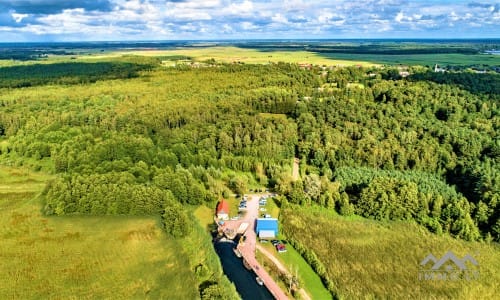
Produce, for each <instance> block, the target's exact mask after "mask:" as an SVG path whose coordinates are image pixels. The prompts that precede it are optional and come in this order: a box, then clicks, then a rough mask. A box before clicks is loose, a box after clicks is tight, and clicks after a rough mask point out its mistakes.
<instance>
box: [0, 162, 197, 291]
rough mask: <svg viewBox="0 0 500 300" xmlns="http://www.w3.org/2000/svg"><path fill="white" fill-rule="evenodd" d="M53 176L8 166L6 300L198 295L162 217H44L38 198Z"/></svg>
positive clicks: (0, 280)
mask: <svg viewBox="0 0 500 300" xmlns="http://www.w3.org/2000/svg"><path fill="white" fill-rule="evenodd" d="M48 179H49V177H48V176H47V175H44V174H40V173H34V172H31V171H27V170H25V169H20V168H11V167H1V166H0V299H47V298H52V299H90V298H92V299H102V298H106V299H131V298H141V299H142V298H151V299H159V298H164V299H195V298H196V297H197V296H198V290H197V280H196V276H195V274H194V272H192V270H190V268H188V267H187V266H190V264H192V263H190V262H189V261H188V260H189V259H188V257H190V256H189V255H185V254H183V251H182V247H179V245H177V244H176V242H175V241H173V240H171V239H169V238H168V237H167V236H165V234H164V233H163V231H162V230H161V229H160V227H159V226H158V220H157V219H155V218H147V217H78V216H69V217H57V218H56V217H50V218H47V217H44V216H43V215H41V214H40V212H39V211H40V208H41V207H40V203H39V201H38V200H37V197H36V196H37V194H38V193H39V192H40V190H41V189H42V188H43V186H44V182H45V181H46V180H48ZM198 257H199V259H202V258H203V255H200V256H198Z"/></svg>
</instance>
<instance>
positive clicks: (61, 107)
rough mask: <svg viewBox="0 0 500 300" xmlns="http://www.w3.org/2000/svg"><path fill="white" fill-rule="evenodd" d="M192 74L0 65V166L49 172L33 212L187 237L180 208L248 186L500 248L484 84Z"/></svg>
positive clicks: (141, 67) (492, 132)
mask: <svg viewBox="0 0 500 300" xmlns="http://www.w3.org/2000/svg"><path fill="white" fill-rule="evenodd" d="M206 66H207V67H203V68H192V67H190V66H189V65H182V64H179V65H177V66H176V67H163V66H160V62H159V60H155V59H144V60H141V59H138V58H130V57H125V58H123V59H122V60H120V59H116V60H114V61H111V62H98V63H95V64H92V63H85V64H83V63H79V62H71V63H64V64H53V65H34V66H23V67H10V68H1V69H0V74H1V76H2V78H3V79H2V89H0V155H1V161H2V163H4V164H13V165H28V166H31V167H33V168H38V169H45V170H47V171H50V172H53V173H55V174H58V176H57V177H56V179H55V180H53V181H51V182H50V183H49V184H48V185H47V187H46V188H45V191H44V197H45V206H44V208H43V210H44V212H45V213H46V214H56V215H66V214H94V215H103V214H106V215H112V214H133V215H140V214H167V213H168V212H169V208H170V207H173V206H175V207H176V210H177V211H179V212H180V215H179V218H178V219H176V220H177V222H178V223H177V224H165V225H166V227H167V230H169V232H171V233H172V234H174V235H176V236H182V235H185V234H188V233H189V220H188V218H187V217H186V216H183V215H182V214H183V213H182V211H183V206H182V205H198V204H201V203H210V204H213V203H214V201H216V200H217V199H218V198H219V197H220V196H221V195H226V194H227V193H229V192H230V190H232V191H234V192H237V193H241V192H245V191H246V190H247V189H248V187H249V185H250V184H252V183H256V184H259V185H262V186H268V187H270V188H274V189H275V190H276V191H278V192H279V193H281V194H282V195H283V196H284V197H286V201H289V202H292V203H297V204H301V205H311V204H312V203H317V204H319V205H322V206H325V207H330V208H331V209H335V210H337V211H338V212H339V213H341V214H346V215H349V214H358V215H361V216H364V217H367V218H373V219H377V220H412V221H415V222H417V223H418V224H421V225H422V226H425V227H426V228H428V229H429V230H430V231H432V232H435V233H439V234H451V235H452V236H456V237H458V238H462V239H467V240H478V239H488V240H496V241H499V240H500V209H499V200H500V199H499V195H500V171H499V170H500V168H499V158H500V138H499V136H498V132H499V126H500V118H499V108H498V103H499V100H500V98H499V97H500V96H499V93H498V84H496V83H498V81H499V77H498V76H499V75H496V74H475V73H459V74H458V73H457V74H436V75H434V74H433V73H429V72H426V73H420V74H414V75H413V76H411V77H409V78H406V79H405V78H400V77H399V76H395V75H397V74H396V72H397V71H396V70H395V69H390V68H385V69H363V68H358V67H345V68H336V69H333V70H329V71H325V70H323V69H322V68H320V67H314V68H312V69H310V70H309V69H308V70H306V69H301V68H299V66H298V65H294V64H286V63H278V64H269V65H231V64H214V63H213V62H211V64H207V65H206ZM116 70H118V73H116V72H115V71H116ZM23 74H24V75H23ZM26 74H28V75H29V74H33V76H27V75H26ZM68 78H75V79H74V80H73V79H71V80H68ZM476 83H477V84H476ZM29 86H31V87H29ZM21 87H22V88H21ZM294 157H298V158H300V161H301V175H302V176H301V179H300V180H298V181H293V180H292V177H291V163H292V159H293V158H294ZM178 204H182V205H178ZM166 219H168V220H171V218H166ZM186 220H187V221H186ZM182 226H186V228H182Z"/></svg>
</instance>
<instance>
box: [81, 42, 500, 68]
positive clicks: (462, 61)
mask: <svg viewBox="0 0 500 300" xmlns="http://www.w3.org/2000/svg"><path fill="white" fill-rule="evenodd" d="M127 54H128V55H130V54H133V55H143V56H160V57H161V56H164V57H169V56H170V57H175V56H186V57H190V58H192V59H193V60H195V61H204V60H208V59H212V58H213V59H215V60H216V61H222V62H227V63H232V62H243V63H253V64H263V63H269V62H274V63H276V62H290V63H311V64H316V65H329V66H331V65H340V66H352V65H362V66H375V65H381V64H389V65H398V64H404V65H424V66H425V65H428V66H433V65H434V64H439V65H442V66H445V65H451V66H459V65H487V66H498V65H500V56H499V55H493V54H459V53H436V54H370V53H366V54H356V53H348V52H346V53H327V52H321V53H319V52H313V51H305V50H301V51H299V50H289V51H287V50H266V51H262V50H258V49H251V48H239V47H235V46H225V47H223V46H218V47H196V48H178V49H173V50H137V51H130V52H129V51H127V52H118V51H117V52H108V53H104V54H95V55H82V56H78V59H84V60H92V59H102V58H110V57H119V56H122V55H127ZM167 65H168V64H167Z"/></svg>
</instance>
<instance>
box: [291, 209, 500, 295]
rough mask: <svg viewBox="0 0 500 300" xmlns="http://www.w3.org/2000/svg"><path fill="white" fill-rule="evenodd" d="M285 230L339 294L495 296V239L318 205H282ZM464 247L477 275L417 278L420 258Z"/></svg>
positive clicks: (499, 257) (460, 252)
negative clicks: (343, 213)
mask: <svg viewBox="0 0 500 300" xmlns="http://www.w3.org/2000/svg"><path fill="white" fill-rule="evenodd" d="M281 214H282V216H281V220H282V227H283V228H284V231H285V232H286V234H287V236H289V237H292V238H294V239H295V240H297V241H299V242H300V243H302V244H303V245H305V246H306V247H308V248H310V249H312V250H313V251H314V252H315V253H316V255H317V256H318V257H319V259H320V261H321V262H322V263H323V264H324V265H325V267H326V270H327V273H328V276H329V277H330V278H331V279H332V281H333V283H334V285H335V287H336V289H337V292H338V294H339V296H340V297H341V298H345V299H359V298H394V299H400V298H404V299H406V298H414V299H442V298H454V299H498V295H499V294H500V288H499V286H498V282H500V273H499V272H498V270H500V249H499V246H498V245H497V244H494V245H488V244H485V243H477V242H465V241H461V240H456V239H453V238H450V237H446V236H436V235H433V234H430V233H429V232H427V231H426V230H424V229H422V228H420V227H419V226H417V225H415V224H409V223H402V222H398V223H389V224H381V223H379V222H375V221H371V220H366V219H362V218H357V217H354V218H343V217H340V216H338V215H336V214H335V213H334V212H332V211H326V210H325V209H321V208H299V207H293V209H290V208H287V209H284V210H283V209H282V211H281ZM448 250H451V251H453V252H454V253H455V254H456V255H457V256H458V257H459V258H462V257H464V255H466V254H467V253H468V254H470V255H472V256H473V257H474V258H475V259H476V260H477V261H478V263H479V270H480V277H479V279H478V280H470V281H467V280H457V281H439V280H436V281H425V280H419V279H418V278H419V277H418V276H419V264H420V262H421V261H422V260H423V259H424V258H425V257H426V256H427V255H428V254H429V253H433V254H434V255H435V256H436V257H437V258H438V259H439V258H440V257H441V256H443V255H444V254H445V253H446V252H447V251H448Z"/></svg>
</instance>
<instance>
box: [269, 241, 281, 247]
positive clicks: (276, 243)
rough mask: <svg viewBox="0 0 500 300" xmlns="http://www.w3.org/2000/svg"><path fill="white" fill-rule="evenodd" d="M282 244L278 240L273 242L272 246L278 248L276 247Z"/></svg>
mask: <svg viewBox="0 0 500 300" xmlns="http://www.w3.org/2000/svg"><path fill="white" fill-rule="evenodd" d="M279 243H280V241H278V240H271V244H273V246H275V247H276V245H278V244H279Z"/></svg>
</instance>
